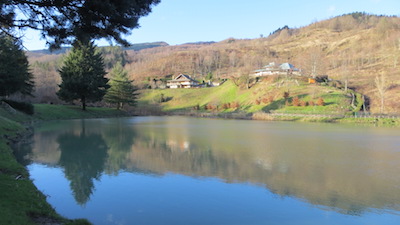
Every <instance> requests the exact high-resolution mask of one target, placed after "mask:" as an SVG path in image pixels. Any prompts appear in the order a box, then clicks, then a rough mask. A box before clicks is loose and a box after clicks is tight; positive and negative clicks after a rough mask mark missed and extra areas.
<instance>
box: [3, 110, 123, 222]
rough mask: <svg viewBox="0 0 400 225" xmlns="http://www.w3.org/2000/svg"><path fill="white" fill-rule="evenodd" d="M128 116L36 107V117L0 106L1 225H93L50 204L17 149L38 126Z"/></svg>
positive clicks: (104, 111) (113, 112) (119, 113)
mask: <svg viewBox="0 0 400 225" xmlns="http://www.w3.org/2000/svg"><path fill="white" fill-rule="evenodd" d="M121 116H128V114H127V113H126V112H123V111H118V110H115V109H107V108H94V107H93V108H88V110H87V111H82V110H81V109H80V108H79V107H76V106H61V105H45V104H42V105H35V114H34V115H31V116H30V115H26V114H23V113H21V112H19V111H16V110H12V109H10V108H9V107H7V106H4V105H3V104H1V105H0V184H1V185H0V199H1V200H2V202H1V204H0V224H9V225H20V224H27V225H30V224H32V225H38V224H43V225H49V224H51V225H90V224H91V223H90V222H89V221H88V220H86V219H68V218H65V217H63V216H61V215H60V214H58V212H57V211H56V210H55V209H54V208H53V207H52V206H51V205H50V204H49V203H48V202H47V199H46V196H45V195H44V194H43V193H42V192H41V191H40V190H38V188H37V187H36V186H35V185H34V183H33V181H32V180H31V179H30V175H29V172H28V170H27V169H26V167H25V166H23V165H22V164H21V163H20V162H18V161H17V159H16V156H15V155H14V151H15V146H16V145H17V144H18V143H21V142H24V141H26V139H27V137H29V136H30V135H31V134H32V132H33V130H32V126H33V125H34V124H35V123H40V122H44V121H51V120H62V119H66V120H68V119H84V118H107V117H121Z"/></svg>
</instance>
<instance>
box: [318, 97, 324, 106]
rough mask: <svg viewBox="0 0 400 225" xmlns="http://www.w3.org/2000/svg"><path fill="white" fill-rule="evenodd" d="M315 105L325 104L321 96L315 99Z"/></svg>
mask: <svg viewBox="0 0 400 225" xmlns="http://www.w3.org/2000/svg"><path fill="white" fill-rule="evenodd" d="M317 105H319V106H324V105H325V101H324V99H323V98H322V97H319V98H318V100H317Z"/></svg>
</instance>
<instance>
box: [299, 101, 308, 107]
mask: <svg viewBox="0 0 400 225" xmlns="http://www.w3.org/2000/svg"><path fill="white" fill-rule="evenodd" d="M300 105H301V106H303V107H305V106H307V105H308V102H306V101H303V100H301V101H300Z"/></svg>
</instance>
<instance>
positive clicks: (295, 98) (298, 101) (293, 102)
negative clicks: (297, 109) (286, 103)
mask: <svg viewBox="0 0 400 225" xmlns="http://www.w3.org/2000/svg"><path fill="white" fill-rule="evenodd" d="M292 105H293V106H299V105H300V99H299V97H297V96H296V97H294V98H293V100H292Z"/></svg>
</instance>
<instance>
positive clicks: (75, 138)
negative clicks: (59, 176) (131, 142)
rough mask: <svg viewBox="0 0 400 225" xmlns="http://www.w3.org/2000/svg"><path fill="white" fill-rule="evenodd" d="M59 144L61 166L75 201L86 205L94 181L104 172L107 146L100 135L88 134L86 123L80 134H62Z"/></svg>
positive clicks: (59, 137)
mask: <svg viewBox="0 0 400 225" xmlns="http://www.w3.org/2000/svg"><path fill="white" fill-rule="evenodd" d="M57 142H58V143H59V149H60V150H61V157H60V161H59V165H61V166H62V167H63V168H64V173H65V176H66V178H67V179H68V180H69V181H70V187H71V190H72V193H73V195H74V197H75V200H76V201H77V202H78V203H79V204H80V205H84V204H86V202H87V201H88V200H89V199H90V195H91V194H92V193H93V188H94V185H93V180H94V179H99V178H100V176H101V174H102V172H103V170H104V163H105V161H106V159H107V149H108V148H107V145H106V143H105V141H104V139H103V138H102V136H101V135H100V134H96V133H89V132H86V131H85V123H84V122H82V131H81V133H80V134H78V135H77V134H74V133H72V132H71V133H65V134H61V135H60V136H58V138H57Z"/></svg>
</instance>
